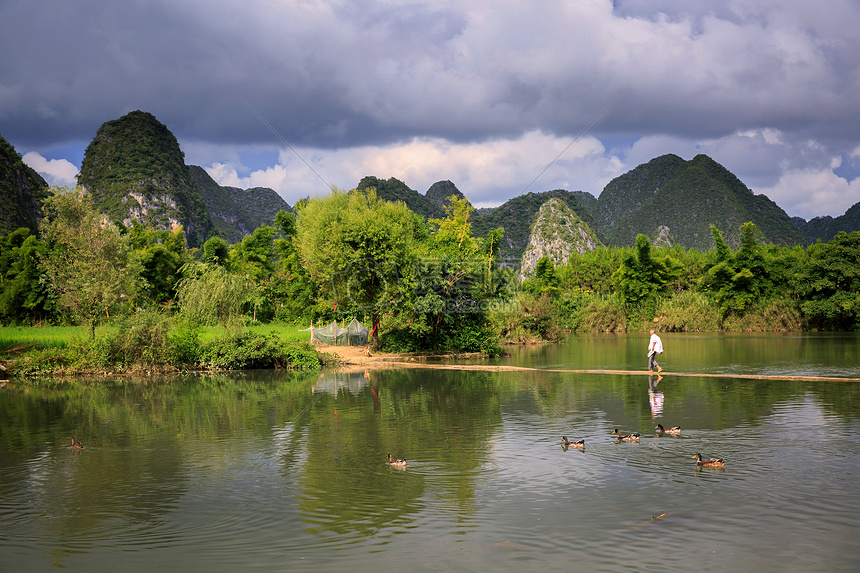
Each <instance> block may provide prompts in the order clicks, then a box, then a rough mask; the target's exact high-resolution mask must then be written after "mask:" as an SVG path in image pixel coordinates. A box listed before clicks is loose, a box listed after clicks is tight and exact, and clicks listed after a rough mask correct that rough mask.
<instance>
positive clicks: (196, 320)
mask: <svg viewBox="0 0 860 573" xmlns="http://www.w3.org/2000/svg"><path fill="white" fill-rule="evenodd" d="M183 274H184V275H185V278H183V279H182V280H181V281H179V284H178V285H177V299H178V301H179V309H180V312H181V313H182V316H183V318H184V319H185V320H186V321H188V323H189V324H192V325H205V324H215V323H220V324H222V325H225V326H226V325H227V324H228V323H232V322H236V321H239V320H240V317H241V316H242V305H243V304H244V303H245V301H246V300H248V298H249V296H250V295H251V294H252V293H253V291H254V285H253V283H252V282H251V280H250V278H249V277H247V276H246V275H239V274H232V273H230V272H229V271H227V269H225V268H224V267H222V266H220V265H215V264H207V263H190V264H188V265H185V266H184V267H183Z"/></svg>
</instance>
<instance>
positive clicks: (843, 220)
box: [795, 202, 860, 245]
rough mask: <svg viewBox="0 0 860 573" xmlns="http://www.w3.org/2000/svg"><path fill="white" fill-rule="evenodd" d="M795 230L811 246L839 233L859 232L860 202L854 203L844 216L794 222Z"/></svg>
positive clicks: (828, 239)
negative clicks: (795, 223) (795, 224)
mask: <svg viewBox="0 0 860 573" xmlns="http://www.w3.org/2000/svg"><path fill="white" fill-rule="evenodd" d="M795 221H796V222H797V223H798V225H797V230H798V231H800V234H801V235H803V238H804V239H805V240H806V243H807V244H810V245H811V244H812V243H815V242H817V241H824V242H827V241H830V240H831V239H832V238H833V237H835V236H836V235H837V234H838V233H839V232H840V231H845V232H846V233H851V232H852V231H857V230H860V202H858V203H854V205H852V206H851V207H849V208H848V210H847V211H845V214H844V215H840V216H839V217H835V218H834V217H830V216H824V217H815V218H814V219H810V220H809V221H804V220H803V219H800V220H799V221H798V220H795Z"/></svg>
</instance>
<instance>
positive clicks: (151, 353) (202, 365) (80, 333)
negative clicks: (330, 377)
mask: <svg viewBox="0 0 860 573" xmlns="http://www.w3.org/2000/svg"><path fill="white" fill-rule="evenodd" d="M0 359H2V361H3V362H2V365H3V369H4V372H3V374H5V375H6V376H15V377H36V376H47V375H54V374H66V375H68V374H119V373H141V372H175V371H187V370H238V369H251V368H290V369H318V368H319V367H320V364H321V362H320V356H319V354H318V353H317V351H316V350H315V349H314V348H313V346H311V345H310V344H309V343H308V336H307V333H304V332H299V330H298V327H296V326H291V325H274V324H271V325H254V326H241V327H239V326H237V327H222V326H207V327H197V328H195V327H190V326H188V325H184V324H182V323H180V322H177V321H174V320H172V319H171V318H169V317H165V316H163V315H161V314H159V313H154V312H142V313H138V314H136V315H134V316H133V317H129V318H128V319H125V320H122V321H119V322H116V323H113V324H110V325H106V326H101V327H99V328H98V329H97V330H96V337H95V339H94V340H91V339H90V337H89V330H88V329H87V328H86V327H38V328H26V327H5V328H0Z"/></svg>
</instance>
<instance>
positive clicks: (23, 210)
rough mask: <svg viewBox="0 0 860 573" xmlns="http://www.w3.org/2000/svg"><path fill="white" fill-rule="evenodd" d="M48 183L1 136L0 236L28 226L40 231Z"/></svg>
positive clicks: (31, 229) (34, 232)
mask: <svg viewBox="0 0 860 573" xmlns="http://www.w3.org/2000/svg"><path fill="white" fill-rule="evenodd" d="M47 196H48V184H47V183H45V180H44V179H42V176H41V175H39V174H38V173H36V172H35V171H34V170H33V169H31V168H30V167H28V166H27V165H26V164H25V163H24V161H23V160H22V159H21V156H20V155H19V154H18V152H17V151H15V149H14V148H13V147H12V145H11V144H10V143H9V142H8V141H6V140H5V139H4V138H3V137H2V136H0V235H7V234H9V233H11V232H12V231H14V230H16V229H18V228H20V227H27V228H29V229H30V231H32V233H33V234H36V232H37V229H38V226H39V220H40V219H41V218H42V200H44V199H45V198H46V197H47Z"/></svg>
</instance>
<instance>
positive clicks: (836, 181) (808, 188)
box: [757, 161, 860, 220]
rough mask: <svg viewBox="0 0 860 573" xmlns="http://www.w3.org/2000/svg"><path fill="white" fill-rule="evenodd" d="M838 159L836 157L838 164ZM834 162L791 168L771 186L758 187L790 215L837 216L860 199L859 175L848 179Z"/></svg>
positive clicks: (805, 217) (837, 163)
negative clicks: (814, 167)
mask: <svg viewBox="0 0 860 573" xmlns="http://www.w3.org/2000/svg"><path fill="white" fill-rule="evenodd" d="M839 163H840V162H838V161H834V165H835V166H836V167H838V166H839ZM833 168H834V167H833V165H828V166H827V167H825V168H818V169H801V170H788V171H786V172H785V173H783V175H782V176H781V177H780V178H779V181H777V183H776V184H775V185H774V186H773V187H770V188H766V189H758V190H757V192H760V193H763V194H765V195H767V196H768V197H769V198H770V199H771V200H773V201H775V202H776V203H777V204H778V205H779V206H780V207H782V208H783V210H784V211H786V212H787V213H788V214H789V215H797V216H800V217H803V218H804V219H807V220H808V219H811V218H813V217H817V216H822V215H830V216H831V217H838V216H839V215H842V214H844V213H845V211H847V210H848V208H849V207H851V206H852V205H854V204H855V203H858V202H860V178H858V179H853V180H851V181H848V180H847V179H845V178H844V177H839V176H838V175H836V174H835V173H834V172H833Z"/></svg>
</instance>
